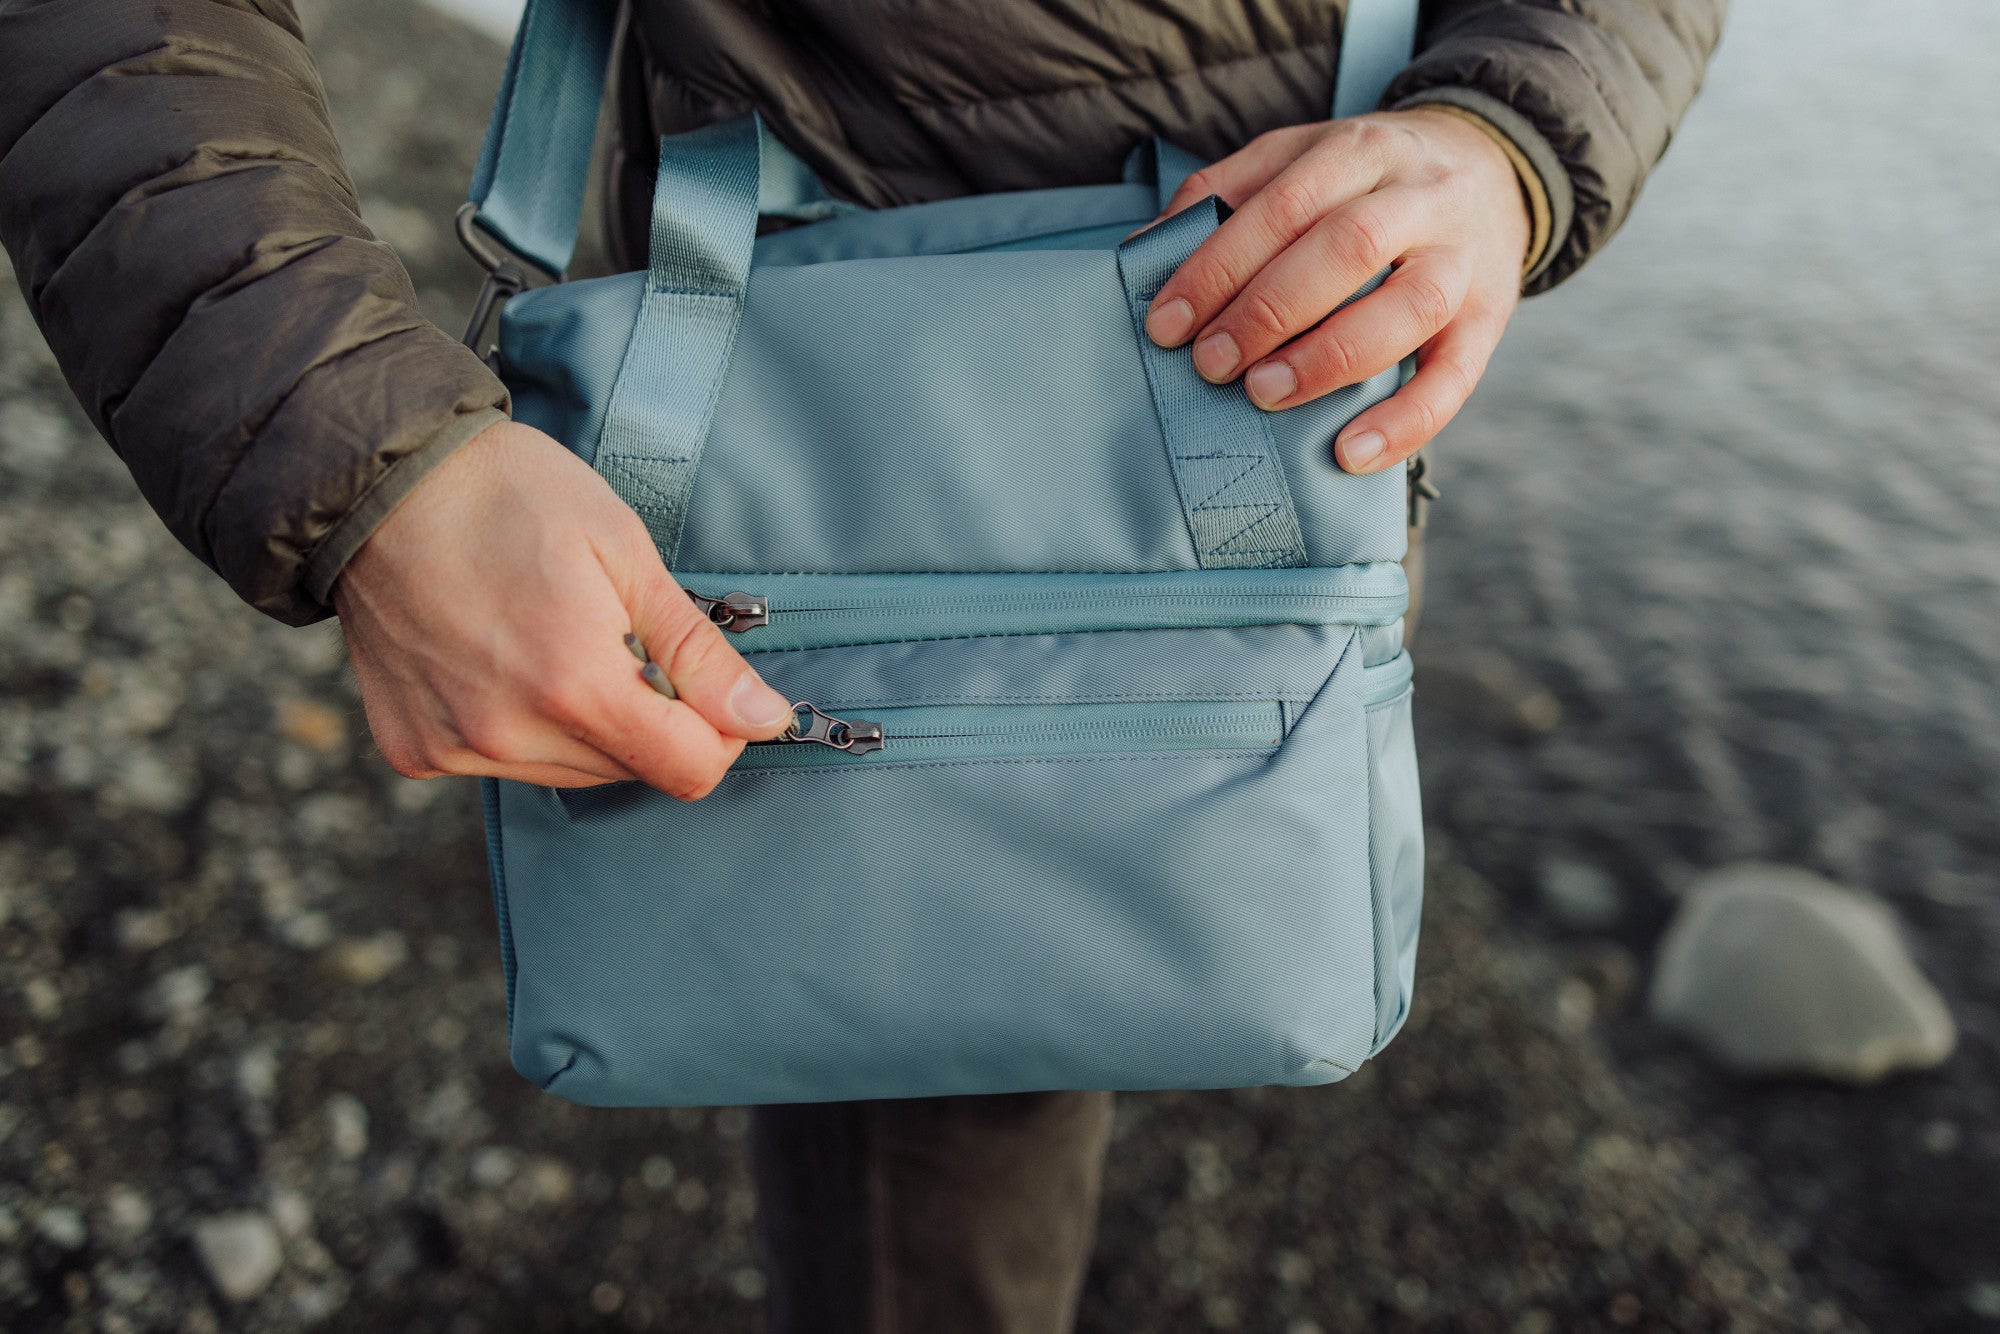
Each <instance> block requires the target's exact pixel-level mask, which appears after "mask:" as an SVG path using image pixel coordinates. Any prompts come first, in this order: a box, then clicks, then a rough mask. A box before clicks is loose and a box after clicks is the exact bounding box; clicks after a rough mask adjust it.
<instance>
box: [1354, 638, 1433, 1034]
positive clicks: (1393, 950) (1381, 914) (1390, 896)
mask: <svg viewBox="0 0 2000 1334" xmlns="http://www.w3.org/2000/svg"><path fill="white" fill-rule="evenodd" d="M1391 668H1395V669H1398V675H1399V676H1400V677H1401V678H1402V679H1403V680H1404V681H1405V682H1407V679H1408V657H1407V655H1403V656H1401V657H1400V658H1399V659H1398V660H1396V661H1395V662H1392V663H1385V664H1383V665H1382V666H1381V667H1376V668H1370V669H1369V670H1370V672H1371V673H1372V672H1378V671H1379V672H1385V673H1386V672H1388V671H1389V670H1390V669H1391ZM1414 696H1415V691H1414V690H1413V688H1412V687H1410V686H1409V685H1408V684H1404V685H1403V687H1402V688H1401V690H1399V691H1397V692H1396V693H1395V694H1393V695H1391V696H1390V697H1389V698H1387V699H1385V700H1382V701H1381V702H1380V703H1373V704H1370V705H1369V707H1368V710H1367V718H1368V871H1369V880H1370V883H1371V886H1372V890H1373V895H1374V914H1375V1045H1374V1049H1373V1051H1371V1052H1370V1053H1369V1054H1370V1055H1371V1056H1372V1055H1373V1054H1374V1053H1375V1052H1379V1051H1381V1050H1382V1048H1384V1047H1385V1046H1387V1045H1388V1044H1389V1041H1390V1039H1392V1038H1394V1037H1395V1036H1396V1033H1397V1031H1398V1030H1399V1029H1401V1028H1402V1026H1403V1021H1404V1020H1405V1019H1407V1018H1408V1017H1409V1013H1410V999H1411V993H1412V990H1413V987H1414V985H1415V980H1416V968H1417V932H1418V926H1419V922H1420V919H1421V917H1422V913H1423V901H1424V818H1423V794H1422V791H1421V789H1420V787H1419V785H1418V781H1417V749H1416V737H1415V733H1414V731H1413V729H1412V727H1411V704H1412V701H1413V699H1414Z"/></svg>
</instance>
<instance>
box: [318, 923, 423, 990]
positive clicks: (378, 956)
mask: <svg viewBox="0 0 2000 1334" xmlns="http://www.w3.org/2000/svg"><path fill="white" fill-rule="evenodd" d="M409 957H410V944H409V942H408V941H406V940H404V939H403V933H402V932H400V931H381V932H377V933H376V934H375V935H372V936H369V937H368V938H367V939H366V940H350V941H346V942H344V943H343V944H342V945H341V946H340V947H339V948H338V949H336V950H335V951H334V953H333V967H334V970H335V971H336V972H338V973H339V974H340V975H341V976H342V977H344V978H346V979H347V980H348V981H350V982H355V983H358V984H360V985H361V986H370V985H373V984H374V983H376V982H380V981H381V980H382V979H383V978H385V977H387V976H388V975H389V974H391V973H393V972H395V971H396V970H397V969H398V968H401V967H402V966H403V964H404V962H405V961H406V960H408V959H409Z"/></svg>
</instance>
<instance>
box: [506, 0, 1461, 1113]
mask: <svg viewBox="0 0 2000 1334" xmlns="http://www.w3.org/2000/svg"><path fill="white" fill-rule="evenodd" d="M532 14H533V10H532V9H531V16H532ZM543 31H546V28H545V27H542V26H538V27H536V28H535V29H534V32H543ZM528 35H529V30H527V29H524V38H525V37H526V36H528ZM524 49H526V48H524ZM534 64H535V62H533V61H532V60H523V59H517V65H518V66H519V68H516V69H514V70H513V71H512V72H511V73H510V76H509V83H510V86H512V87H514V88H515V89H516V91H515V92H512V93H510V92H505V91H503V96H502V106H503V108H511V113H510V114H509V115H508V116H507V119H508V120H509V121H510V123H516V124H517V125H518V124H519V123H522V122H521V117H522V114H523V107H524V106H525V105H528V104H531V103H532V102H533V99H532V98H529V97H526V96H525V95H524V94H522V93H521V92H520V91H518V90H520V89H527V88H532V87H539V86H540V83H539V81H538V78H537V77H530V76H532V75H534V74H535V69H534ZM1384 77H1385V78H1386V75H1384ZM557 109H558V110H559V109H560V108H557ZM558 119H560V117H558ZM526 123H530V124H532V123H533V122H532V121H529V122H526ZM572 128H573V127H572ZM546 131H547V127H546V126H544V127H542V130H540V131H538V133H545V132H546ZM558 137H560V136H558ZM509 139H511V135H510V134H509V133H507V132H505V131H503V130H496V131H495V133H494V134H493V135H492V136H490V139H489V154H488V156H489V157H491V158H492V159H493V163H492V164H491V165H489V166H487V167H484V168H482V174H483V175H484V177H485V178H486V181H485V189H486V198H487V200H488V203H489V205H490V204H491V202H492V200H493V198H494V196H495V194H496V193H498V194H501V195H504V194H505V193H506V191H505V189H504V188H500V187H501V186H504V183H505V177H506V163H507V162H508V161H510V160H512V159H510V157H509V153H508V149H507V145H506V143H505V142H503V141H506V140H509ZM494 145H499V146H498V147H495V146H494ZM579 151H580V150H579ZM1193 166H1194V164H1193V163H1192V162H1191V160H1189V159H1188V158H1187V155H1185V154H1182V153H1179V151H1178V150H1175V149H1173V148H1172V147H1171V146H1168V145H1163V144H1154V145H1151V146H1149V147H1145V148H1142V149H1141V150H1140V152H1138V153H1136V154H1135V156H1134V161H1133V163H1132V165H1131V167H1130V169H1129V170H1128V173H1127V180H1126V182H1125V183H1123V184H1118V185H1106V186H1097V187H1086V188H1083V189H1073V190H1054V191H1034V192H1027V193H1023V194H1018V195H1006V196H990V197H984V198H978V199H961V200H950V201H944V202H941V203H937V204H930V205H921V206H916V207H911V208H904V209H895V210H887V211H883V212H879V213H855V212H851V211H848V210H845V209H844V208H842V207H841V206H839V205H838V204H836V203H834V201H831V200H829V199H827V198H826V197H825V195H824V192H823V191H817V192H816V185H815V183H813V182H811V180H810V174H809V173H806V172H805V171H804V169H803V168H802V167H801V166H800V165H799V164H798V163H797V162H796V160H795V159H793V158H791V157H790V155H789V154H785V153H783V151H782V150H781V149H779V148H777V147H776V145H775V143H774V141H772V140H771V139H770V138H769V137H768V136H766V135H763V134H762V133H761V131H760V129H759V127H758V125H757V123H756V121H755V119H754V118H745V119H743V120H740V121H737V122H731V123H728V124H723V125H716V126H711V127H708V128H707V129H704V130H702V131H698V132H696V133H695V134H692V135H687V136H677V137H676V138H675V139H673V140H671V141H669V142H668V143H667V144H666V145H664V146H663V149H662V157H661V173H660V188H659V191H658V194H657V196H656V200H655V209H654V218H653V236H652V253H651V256H650V265H649V269H648V271H647V272H646V273H644V274H628V275H621V276H619V277H615V278H608V279H601V280H595V281H591V282H580V283H566V284H562V285H559V286H556V287H549V288H543V289H539V290H536V291H532V292H529V293H526V294H524V295H522V296H519V297H516V298H515V299H514V300H513V301H512V302H510V303H509V304H508V306H507V307H506V308H505V310H504V311H503V313H502V317H501V324H500V340H499V341H500V364H501V369H502V373H503V375H504V377H505V378H506V380H507V382H508V384H509V387H510V389H511V391H512V392H513V395H514V404H515V413H516V416H517V417H519V418H520V419H521V420H523V421H526V422H529V423H531V424H534V425H538V426H541V427H542V428H543V429H545V430H548V431H549V432H550V433H551V434H553V435H555V436H556V437H557V438H558V439H561V440H562V441H563V442H564V443H566V444H567V445H569V446H570V447H571V448H572V449H574V450H575V451H576V452H577V453H578V454H579V455H581V456H582V457H584V458H585V459H587V460H589V461H591V462H592V463H593V464H594V465H595V466H596V467H597V468H598V469H599V471H600V472H601V474H602V475H604V476H605V477H606V478H607V480H609V481H610V482H611V483H612V485H613V486H614V487H615V488H617V489H618V490H619V492H620V494H621V495H623V496H624V497H625V498H626V499H627V500H628V501H629V502H630V503H632V505H633V507H634V508H635V509H636V510H638V511H639V512H640V513H641V515H642V516H643V517H644V518H645V519H646V521H647V523H648V526H649V527H650V528H651V529H652V531H653V534H654V536H655V539H656V541H657V542H658V544H659V546H660V548H661V551H662V553H663V555H665V556H666V557H667V558H668V559H669V561H670V563H671V564H672V566H673V568H674V569H675V570H676V571H678V572H679V576H680V578H681V579H682V581H683V583H684V584H685V585H686V586H688V587H690V588H693V589H696V590H698V591H701V592H705V593H708V594H721V593H723V592H727V591H732V590H733V589H735V588H744V589H746V590H748V591H751V592H754V593H758V594H760V595H763V596H766V597H767V598H768V599H769V604H770V607H771V609H772V615H771V620H770V623H769V624H768V625H767V626H764V627H760V628H757V629H753V630H751V631H750V632H748V633H746V634H743V635H740V636H735V637H733V638H732V641H731V642H732V644H733V645H734V646H735V647H737V648H739V649H741V650H742V651H744V652H745V653H746V654H749V655H751V656H752V657H753V659H754V660H755V661H756V664H757V666H758V669H759V670H760V672H762V673H763V675H764V676H765V677H766V679H767V680H769V681H771V682H772V683H773V684H774V685H776V686H777V687H778V688H779V689H780V690H782V691H784V692H786V693H787V694H788V695H790V696H791V697H792V698H797V699H810V700H815V701H818V702H821V703H822V704H824V705H825V706H826V707H829V708H833V709H839V710H844V711H846V712H847V714H850V715H853V716H859V717H865V716H868V714H869V713H872V714H874V715H877V716H878V720H880V721H882V722H883V725H884V727H885V729H886V730H887V732H888V737H887V741H886V744H885V746H884V747H883V749H881V750H879V751H876V752H874V753H872V754H868V755H865V756H857V755H850V754H843V753H840V752H838V751H832V750H825V749H823V748H820V747H814V746H811V745H784V744H782V743H780V744H777V745H775V746H770V747H758V748H756V749H755V750H754V751H752V752H750V753H749V754H748V755H747V756H746V758H745V759H744V760H743V761H741V762H739V763H738V764H737V765H736V766H734V767H733V768H732V770H731V772H730V773H729V775H728V776H726V777H725V778H724V780H723V781H722V784H721V785H720V786H719V787H718V788H717V789H716V791H715V792H714V793H712V794H711V795H710V796H708V797H706V798H704V799H703V800H701V801H699V802H696V803H681V802H677V801H674V800H672V799H670V798H668V797H666V796H664V795H663V794H660V793H658V792H655V791H653V790H651V789H649V788H645V787H643V786H642V785H638V784H620V785H613V786H610V787H606V788H600V789H591V790H588V791H581V792H566V793H558V792H556V791H554V790H552V789H546V788H536V787H531V786H527V785H523V784H516V783H493V782H489V783H488V784H487V785H486V786H487V814H488V829H489V851H490V854H491V857H492V861H493V875H494V891H495V897H496V906H497V908H498V912H499V919H500V927H501V933H502V938H503V945H502V955H503V962H504V964H505V967H506V971H507V981H508V1015H509V1025H510V1043H511V1052H512V1056H513V1059H514V1062H515V1064H516V1066H517V1068H519V1069H520V1070H521V1071H522V1072H523V1073H524V1074H526V1075H528V1076H529V1077H530V1078H532V1079H534V1080H536V1081H537V1082H538V1083H541V1084H542V1085H543V1086H544V1087H547V1088H549V1089H550V1090H552V1091H554V1092H556V1093H559V1094H561V1095H562V1096H564V1097H567V1098H571V1099H574V1100H577V1101H581V1102H587V1103H601V1104H620V1105H634V1104H676V1103H684V1104H702V1103H716V1102H739V1103H740V1102H784V1101H800V1100H825V1099H852V1098H881V1097H901V1096H912V1097H914V1096H934V1095H943V1094H954V1093H985V1092H1003V1091H1020V1090H1029V1089H1046V1088H1158V1087H1214V1086H1225V1085H1241V1084H1261V1083H1289V1084H1312V1083H1323V1082H1327V1081H1329V1080H1332V1079H1337V1078H1339V1077H1341V1076H1342V1075H1344V1074H1346V1073H1348V1072H1350V1071H1351V1070H1352V1069H1353V1068H1354V1067H1355V1066H1356V1065H1357V1064H1358V1063H1359V1062H1360V1061H1362V1060H1364V1059H1366V1058H1367V1057H1368V1056H1369V1055H1370V1054H1372V1053H1373V1052H1374V1051H1375V1050H1377V1049H1379V1048H1380V1046H1381V1045H1382V1044H1383V1043H1384V1042H1386V1041H1387V1040H1388V1039H1389V1037H1390V1036H1392V1035H1393V1034H1394V1032H1395V1031H1396V1029H1397V1027H1398V1026H1399V1025H1400V1024H1401V1023H1402V1021H1403V1017H1404V1016H1405V1015H1406V1013H1407V1010H1408V1000H1409V991H1410V985H1411V981H1412V977H1413V967H1414V954H1415V948H1416V924H1417V916H1418V907H1419V904H1420V900H1421V890H1422V835H1421V819H1420V814H1419V810H1418V804H1417V803H1418V793H1417V787H1416V781H1415V763H1414V756H1413V753H1412V749H1411V736H1410V728H1409V708H1410V694H1409V686H1408V682H1409V660H1408V657H1407V655H1406V654H1404V653H1403V651H1402V645H1401V638H1400V629H1399V626H1400V621H1399V618H1400V616H1401V614H1402V612H1403V610H1404V608H1405V607H1406V605H1407V585H1406V583H1405V581H1404V579H1403V575H1402V571H1401V569H1400V568H1399V567H1398V566H1397V565H1396V564H1395V562H1396V561H1397V559H1398V558H1399V557H1400V556H1401V555H1402V552H1403V545H1404V497H1403V489H1402V488H1403V478H1402V470H1401V469H1391V470H1386V471H1384V472H1382V473H1378V474H1374V475H1371V476H1367V477H1355V476H1350V475H1348V474H1346V473H1344V472H1342V471H1341V470H1340V469H1339V468H1338V466H1337V465H1336V464H1335V462H1334V461H1333V459H1332V457H1331V449H1330V446H1331V441H1332V438H1333V436H1334V434H1335V433H1336V432H1337V431H1338V429H1339V428H1340V426H1341V425H1343V424H1344V423H1345V422H1346V421H1348V420H1350V419H1351V418H1352V417H1353V416H1354V414H1355V413H1356V412H1358V411H1360V410H1361V409H1363V408H1364V407H1366V406H1367V405H1369V404H1371V403H1374V402H1377V401H1380V400H1381V399H1382V398H1383V397H1386V396H1387V395H1388V394H1389V393H1391V392H1393V390H1394V389H1395V387H1396V384H1397V372H1395V371H1393V370H1392V371H1388V372H1385V373H1384V375H1382V376H1378V377H1375V378H1374V379H1373V380H1371V381H1369V382H1368V383H1366V384H1362V385H1356V386H1352V387H1350V388H1349V389H1346V390H1343V391H1341V392H1340V393H1337V394H1333V395H1328V396H1326V397H1324V398H1322V399H1320V400H1316V401H1315V402H1314V403H1312V404H1307V405H1303V406H1301V407H1299V408H1295V409H1291V410H1288V411H1286V412H1282V413H1275V414H1266V413H1263V412H1260V411H1259V410H1257V409H1256V408H1254V407H1253V406H1252V405H1251V404H1250V403H1249V401H1248V400H1247V398H1245V397H1244V395H1243V393H1242V390H1241V388H1240V387H1236V386H1231V387H1221V386H1215V385H1210V384H1208V383H1207V382H1206V381H1203V380H1201V379H1200V377H1199V376H1198V375H1197V374H1196V373H1195V372H1194V370H1193V367H1192V362H1191V359H1190V357H1189V355H1188V353H1187V351H1186V350H1185V349H1179V350H1173V351H1168V350H1165V349H1160V348H1157V347H1155V346H1154V345H1153V344H1152V343H1151V341H1150V340H1149V339H1147V338H1146V337H1145V335H1144V331H1143V327H1142V325H1143V314H1144V310H1145V305H1146V302H1147V301H1148V300H1149V299H1150V297H1151V295H1152V294H1153V292H1155V291H1157V289H1158V286H1159V284H1160V283H1161V282H1162V281H1163V280H1164V279H1165V277H1166V276H1167V275H1168V274H1170V273H1171V272H1172V271H1173V269H1174V267H1175V266H1176V265H1178V264H1179V263H1180V262H1181V260H1182V259H1184V258H1185V256H1186V255H1187V254H1188V253H1189V252H1190V251H1191V250H1192V249H1193V247H1194V246H1195V245H1196V244H1198V243H1199V241H1200V240H1201V239H1202V237H1204V236H1206V235H1207V234H1208V233H1209V232H1210V231H1211V230H1212V229H1213V228H1214V227H1215V226H1216V225H1217V224H1218V222H1219V219H1220V216H1221V214H1220V212H1219V210H1218V206H1217V203H1216V201H1214V200H1209V201H1205V202H1204V203H1202V204H1200V205H1197V206H1196V207H1194V208H1191V209H1188V210H1185V211H1184V212H1183V213H1181V214H1178V215H1176V217H1174V218H1172V219H1169V220H1167V221H1166V222H1164V223H1162V224H1160V225H1159V226H1156V227H1153V228H1151V229H1150V230H1148V231H1146V232H1143V233H1142V234H1140V235H1138V236H1136V237H1133V238H1131V239H1129V240H1128V239H1125V238H1126V236H1127V234H1128V233H1130V232H1132V231H1133V229H1134V228H1136V227H1138V226H1140V225H1141V224H1143V223H1146V222H1149V221H1151V220H1153V218H1154V217H1155V216H1156V215H1157V213H1158V212H1159V210H1160V208H1161V205H1162V202H1163V201H1164V200H1165V199H1166V198H1168V197H1170V196H1171V194H1172V193H1173V191H1174V189H1175V188H1176V187H1177V186H1178V184H1179V183H1180V181H1181V180H1183V179H1184V178H1185V176H1186V174H1187V173H1188V172H1189V171H1190V170H1192V169H1193ZM496 182H498V183H499V184H498V185H496ZM771 212H788V213H790V214H791V215H792V216H795V217H801V218H805V219H808V220H810V221H809V223H808V225H805V226H801V227H797V228H794V229H791V230H788V231H783V232H779V233H776V234H773V235H769V236H765V237H762V238H758V237H756V236H755V228H756V219H757V217H758V216H759V215H760V214H765V213H771ZM544 220H545V219H544ZM558 230H559V229H558ZM496 234H498V233H496ZM516 234H525V233H522V232H518V229H517V232H516V233H509V234H508V236H509V238H510V239H511V237H512V236H513V235H516ZM607 651H616V652H622V650H620V649H617V647H616V646H610V647H609V648H608V649H607ZM862 711H867V712H862Z"/></svg>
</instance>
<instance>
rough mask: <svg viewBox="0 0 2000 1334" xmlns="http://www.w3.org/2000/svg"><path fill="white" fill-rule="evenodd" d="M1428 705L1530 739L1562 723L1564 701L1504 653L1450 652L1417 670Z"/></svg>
mask: <svg viewBox="0 0 2000 1334" xmlns="http://www.w3.org/2000/svg"><path fill="white" fill-rule="evenodd" d="M1417 688H1418V689H1419V690H1420V691H1421V692H1422V693H1423V697H1424V701H1425V703H1427V704H1433V705H1436V706H1438V707H1440V708H1443V709H1445V710H1447V711H1449V712H1451V713H1455V714H1457V715H1458V716H1459V717H1461V718H1463V719H1465V720H1466V721H1467V722H1469V723H1471V724H1473V725H1474V726H1476V727H1480V728H1484V729H1485V730H1487V731H1489V732H1497V733H1499V734H1500V735H1502V736H1509V737H1515V738H1517V739H1521V740H1528V739H1531V738H1534V737H1538V736H1543V735H1546V734H1547V733H1549V732H1553V731H1554V730H1555V729H1556V728H1558V727H1560V726H1561V725H1562V719H1563V708H1562V701H1561V700H1559V699H1557V698H1556V697H1555V694H1554V692H1552V691H1551V690H1549V688H1548V687H1547V686H1545V685H1543V684H1542V683H1541V682H1539V681H1537V680H1535V678H1534V677H1532V676H1530V675H1528V674H1527V672H1525V671H1523V670H1522V669H1521V668H1520V667H1519V666H1518V665H1516V664H1515V663H1514V661H1513V660H1512V659H1511V658H1505V657H1502V656H1501V655H1500V654H1498V653H1491V652H1469V653H1456V654H1445V655H1439V656H1436V657H1433V658H1431V659H1428V660H1426V661H1425V662H1423V663H1422V664H1421V665H1420V666H1419V667H1418V668H1417Z"/></svg>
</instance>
